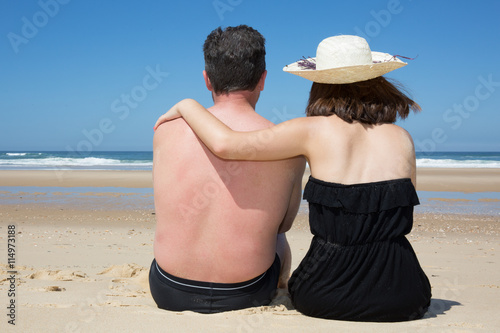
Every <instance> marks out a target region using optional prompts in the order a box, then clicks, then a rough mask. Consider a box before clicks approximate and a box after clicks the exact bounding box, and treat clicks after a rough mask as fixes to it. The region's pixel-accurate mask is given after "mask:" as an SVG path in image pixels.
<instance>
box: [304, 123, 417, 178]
mask: <svg viewBox="0 0 500 333" xmlns="http://www.w3.org/2000/svg"><path fill="white" fill-rule="evenodd" d="M313 118H315V119H313ZM311 120H312V121H316V122H317V123H318V124H317V125H316V130H315V133H314V134H313V137H312V138H311V139H312V140H311V147H312V148H311V150H312V152H311V154H310V156H309V158H310V163H311V173H312V174H313V176H314V177H316V178H318V179H322V180H325V181H330V182H336V183H341V184H357V183H367V182H375V181H381V180H390V179H398V178H411V179H412V181H413V182H414V183H415V155H414V149H413V142H412V140H411V137H410V135H409V134H408V133H407V132H406V131H405V130H404V129H402V128H401V127H399V126H396V125H393V124H380V125H373V126H370V125H364V124H361V123H358V122H354V123H352V124H349V123H347V122H345V121H343V120H341V119H340V118H338V117H336V116H330V117H312V118H311Z"/></svg>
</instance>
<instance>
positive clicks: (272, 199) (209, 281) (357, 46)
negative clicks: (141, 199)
mask: <svg viewBox="0 0 500 333" xmlns="http://www.w3.org/2000/svg"><path fill="white" fill-rule="evenodd" d="M203 51H204V55H205V71H204V72H203V76H204V78H205V83H206V86H207V88H208V90H209V91H211V92H212V97H213V100H214V105H213V106H212V107H211V108H209V109H208V110H206V109H205V108H204V107H202V106H201V105H200V104H198V103H197V102H195V101H194V100H189V99H187V100H183V101H181V102H179V103H178V104H176V105H175V106H174V107H173V108H172V109H170V110H169V111H168V112H167V113H166V114H164V115H163V116H161V117H160V119H159V120H158V122H157V124H156V125H155V129H156V131H155V135H154V149H153V150H154V159H153V160H154V163H153V179H154V199H155V208H156V217H157V227H156V233H155V240H154V255H155V260H153V263H152V265H151V270H150V276H149V281H150V288H151V293H152V296H153V298H154V300H155V301H156V303H157V305H158V307H160V308H162V309H166V310H172V311H184V310H190V311H195V312H201V313H214V312H221V311H229V310H236V309H242V308H247V307H253V306H261V305H266V304H269V303H270V301H271V299H272V297H273V295H274V294H275V292H276V289H277V288H288V291H289V292H290V296H291V299H292V302H293V305H294V307H295V308H296V309H297V310H298V311H300V312H302V313H303V314H306V315H309V316H313V317H320V318H330V319H340V320H354V321H404V320H411V319H417V318H420V317H422V316H423V314H424V313H425V312H426V310H427V308H428V307H429V304H430V298H431V288H430V284H429V281H428V279H427V277H426V275H425V273H424V272H423V271H422V269H421V267H420V265H419V262H418V260H417V257H416V256H415V253H414V251H413V249H412V247H411V245H410V243H409V242H408V240H407V239H406V237H405V235H406V234H408V233H409V232H410V230H411V228H412V222H413V207H414V206H415V205H417V204H418V203H419V202H418V197H417V194H416V191H415V168H416V166H415V154H414V147H413V143H412V139H411V137H410V135H409V134H408V133H407V132H406V131H405V130H403V129H402V128H400V127H398V126H396V125H394V122H395V121H396V119H397V117H400V118H405V117H406V116H407V115H408V114H409V112H410V110H414V111H417V110H419V106H418V104H416V103H415V102H414V101H413V100H411V99H410V98H408V97H407V96H406V95H405V94H404V93H402V92H401V91H400V90H398V89H397V88H396V87H395V86H394V85H393V84H392V83H390V82H389V81H387V80H386V79H385V78H383V77H382V75H383V74H385V73H387V72H390V71H392V70H394V69H397V68H400V67H402V66H404V65H405V63H404V62H402V61H400V60H399V59H397V58H396V57H393V56H391V55H389V54H385V53H378V52H371V51H370V48H369V46H368V44H367V42H366V41H365V40H364V39H363V38H360V37H356V36H335V37H330V38H327V39H325V40H323V41H322V42H321V43H320V44H319V46H318V50H317V54H316V55H317V56H316V58H310V59H302V60H300V61H298V62H296V63H294V64H291V65H288V66H286V67H285V68H284V70H285V71H287V72H290V73H292V74H296V75H299V76H302V77H304V78H306V79H309V80H311V81H313V82H314V83H313V85H312V88H311V92H310V97H309V103H308V106H307V110H306V114H307V117H305V118H297V119H292V120H289V121H286V122H283V123H281V124H279V125H276V126H274V125H273V124H272V123H271V122H269V121H268V120H266V119H264V118H263V117H261V116H259V115H258V114H257V113H256V112H255V110H254V109H255V104H256V103H257V100H258V99H259V95H260V92H261V91H262V90H263V89H264V83H265V79H266V65H265V47H264V38H263V37H262V35H261V34H260V33H259V32H257V31H256V30H254V29H252V28H250V27H247V26H238V27H228V28H226V29H224V30H222V29H221V28H218V29H216V30H214V31H212V33H211V34H210V35H209V36H208V37H207V40H206V41H205V44H204V47H203ZM179 117H182V118H179ZM160 124H161V126H159V125H160ZM202 142H203V143H202ZM234 160H236V161H234ZM306 160H307V162H308V163H309V166H310V169H311V176H310V177H309V180H308V182H307V185H306V187H305V190H304V194H303V195H304V198H305V199H307V200H308V202H309V223H310V228H311V232H312V233H313V235H314V238H313V240H312V242H311V246H310V248H309V251H308V252H307V254H306V255H305V257H304V259H303V260H302V262H301V263H300V265H299V266H298V268H297V269H296V270H295V271H294V272H293V274H292V275H291V277H290V278H289V276H290V265H291V252H290V247H289V244H288V243H287V239H286V237H285V232H286V231H288V230H289V229H290V227H291V225H292V222H293V220H294V218H295V215H296V214H297V211H298V208H299V204H300V197H301V193H302V185H301V180H302V175H303V172H304V167H305V161H306ZM264 161H266V162H264Z"/></svg>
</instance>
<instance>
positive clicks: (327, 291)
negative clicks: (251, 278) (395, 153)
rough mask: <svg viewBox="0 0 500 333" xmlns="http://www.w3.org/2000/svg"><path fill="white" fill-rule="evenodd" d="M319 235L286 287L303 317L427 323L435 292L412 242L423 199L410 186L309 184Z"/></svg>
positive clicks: (393, 183) (393, 182)
mask: <svg viewBox="0 0 500 333" xmlns="http://www.w3.org/2000/svg"><path fill="white" fill-rule="evenodd" d="M304 199H307V201H308V202H309V224H310V228H311V232H312V234H313V235H314V237H313V240H312V242H311V246H310V248H309V251H308V252H307V254H306V256H305V258H304V259H303V260H302V262H301V263H300V265H299V266H298V267H297V269H296V270H295V271H294V272H293V274H292V277H291V278H290V281H289V283H288V285H289V286H288V288H289V291H290V295H291V297H292V302H293V305H294V306H295V308H296V309H297V310H298V311H300V312H302V313H303V314H305V315H308V316H312V317H319V318H329V319H338V320H352V321H405V320H412V319H418V318H421V317H422V316H423V315H424V313H425V312H426V311H427V309H428V307H429V305H430V300H431V286H430V284H429V280H428V278H427V276H426V275H425V273H424V272H423V270H422V268H421V267H420V264H419V262H418V259H417V257H416V255H415V252H414V251H413V248H412V247H411V245H410V243H409V242H408V240H407V239H406V237H405V235H406V234H408V233H409V232H410V230H411V228H412V226H413V206H415V205H418V204H419V201H418V196H417V193H416V191H415V188H414V186H413V184H412V183H411V180H410V179H395V180H388V181H380V182H373V183H364V184H354V185H342V184H336V183H329V182H325V181H321V180H319V179H315V178H314V177H310V178H309V181H308V183H307V185H306V188H305V190H304Z"/></svg>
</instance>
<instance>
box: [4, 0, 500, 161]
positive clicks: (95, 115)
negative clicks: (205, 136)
mask: <svg viewBox="0 0 500 333" xmlns="http://www.w3.org/2000/svg"><path fill="white" fill-rule="evenodd" d="M498 13H500V2H499V1H495V0H490V1H487V0H485V1H480V2H478V1H472V0H471V1H434V2H431V1H417V0H399V1H397V0H389V1H387V0H383V1H373V0H370V1H308V2H304V1H268V0H266V1H263V0H252V1H250V0H215V1H214V0H206V1H202V0H191V1H160V0H157V1H129V0H127V1H118V0H115V1H96V0H85V1H83V0H71V1H69V0H41V1H2V2H1V4H0V57H1V61H0V75H1V78H2V79H1V80H0V114H1V122H0V150H3V151H5V150H6V151H26V150H35V151H39V150H60V151H81V152H86V151H105V150H151V146H152V137H153V124H154V122H155V120H156V119H157V117H158V116H159V115H160V114H162V113H163V112H164V111H166V110H168V108H169V107H170V106H172V105H173V104H174V103H175V102H177V101H178V100H180V99H182V98H187V97H190V98H195V99H197V100H199V101H200V102H201V103H202V104H204V105H205V106H207V107H208V106H210V105H211V97H210V94H209V92H208V91H207V90H206V88H205V86H204V82H203V77H202V71H203V67H204V63H203V54H202V44H203V42H204V40H205V38H206V36H207V35H208V34H209V33H210V31H211V30H213V29H215V28H216V27H218V26H223V27H225V26H234V25H239V24H247V25H250V26H252V27H254V28H256V29H257V30H259V31H260V32H261V33H262V34H263V35H264V36H265V38H266V47H267V69H268V76H267V82H266V89H265V91H264V92H263V93H262V95H261V99H260V101H259V103H258V104H257V112H259V113H260V114H262V115H263V116H265V117H266V118H268V119H270V120H272V121H274V122H281V121H283V120H286V119H290V118H294V117H300V116H303V115H304V108H305V105H306V102H307V98H308V92H309V89H310V85H311V83H310V82H309V81H307V80H304V79H302V78H299V77H296V76H294V75H291V74H287V73H284V72H283V71H282V68H283V67H284V66H285V65H287V64H289V63H292V62H294V61H296V60H298V59H299V58H301V57H302V56H315V53H316V47H317V45H318V43H319V42H320V41H321V40H322V39H324V38H326V37H329V36H333V35H339V34H357V35H361V36H363V37H365V38H366V39H367V40H368V41H369V44H370V46H371V48H372V50H374V51H382V52H387V53H391V54H399V55H403V56H407V57H415V56H418V57H417V59H415V60H413V61H409V65H408V66H406V67H404V68H402V69H399V70H397V71H394V72H392V73H389V74H388V75H387V76H388V77H390V78H394V79H397V80H399V81H400V82H402V83H403V84H404V85H405V86H406V88H407V89H408V90H409V91H410V94H411V96H413V98H414V99H415V100H416V101H417V102H418V103H419V104H420V105H421V106H422V112H421V113H419V114H416V115H411V116H410V117H409V118H408V119H407V120H405V121H403V122H399V123H398V124H399V125H401V126H403V127H404V128H406V129H407V130H408V131H409V132H410V133H411V134H412V136H413V138H414V141H415V145H416V149H417V150H418V151H429V152H430V151H500V131H499V130H498V126H499V125H500V66H499V64H498V55H499V53H500V25H499V24H498Z"/></svg>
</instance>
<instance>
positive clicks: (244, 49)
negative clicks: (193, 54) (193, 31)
mask: <svg viewBox="0 0 500 333" xmlns="http://www.w3.org/2000/svg"><path fill="white" fill-rule="evenodd" d="M203 53H204V56H205V71H206V72H207V75H208V78H209V79H210V83H211V84H212V88H213V90H214V92H215V93H216V94H221V93H229V92H232V91H238V90H254V89H255V87H256V86H257V84H258V83H259V80H260V78H261V76H262V74H263V73H264V71H265V70H266V48H265V39H264V37H263V36H262V35H261V34H260V33H259V32H258V31H257V30H255V29H253V28H251V27H248V26H246V25H239V26H237V27H227V28H225V29H221V27H219V28H217V29H215V30H214V31H212V32H211V33H210V35H208V37H207V39H206V41H205V44H204V45H203Z"/></svg>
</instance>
